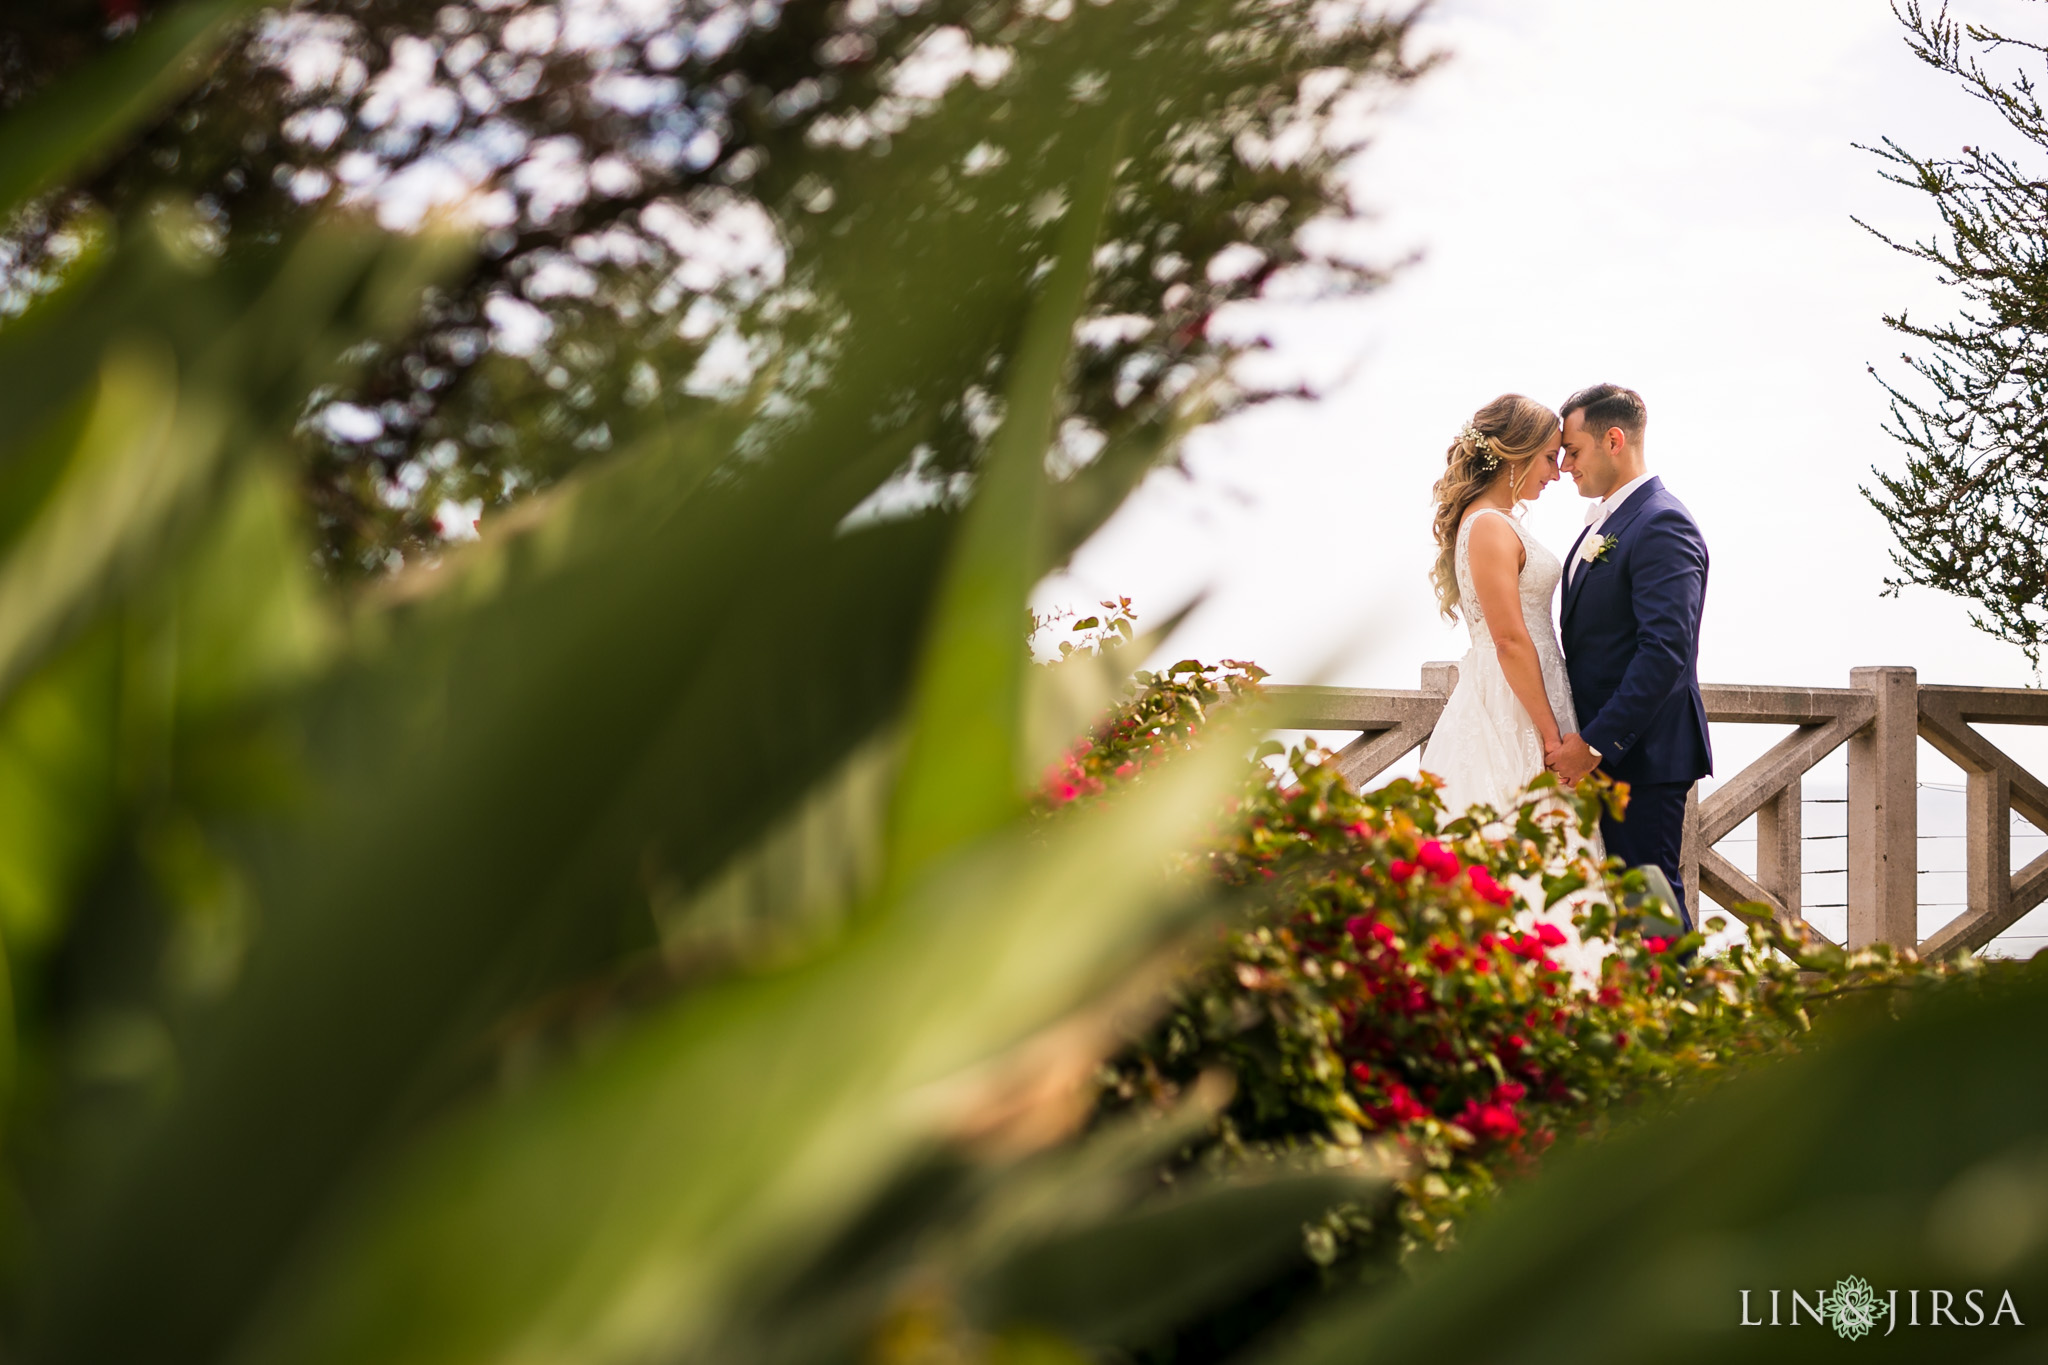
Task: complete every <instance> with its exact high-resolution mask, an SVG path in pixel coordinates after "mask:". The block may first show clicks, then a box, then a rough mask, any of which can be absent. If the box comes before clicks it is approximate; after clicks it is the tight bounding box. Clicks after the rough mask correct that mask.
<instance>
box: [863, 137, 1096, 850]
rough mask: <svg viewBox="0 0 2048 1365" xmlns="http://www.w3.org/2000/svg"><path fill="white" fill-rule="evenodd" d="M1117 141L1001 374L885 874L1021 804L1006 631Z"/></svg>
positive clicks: (1033, 541)
mask: <svg viewBox="0 0 2048 1365" xmlns="http://www.w3.org/2000/svg"><path fill="white" fill-rule="evenodd" d="M1115 161H1116V149H1115V142H1114V139H1105V141H1104V145H1103V146H1102V147H1101V148H1100V149H1098V151H1097V152H1096V154H1095V157H1094V158H1093V162H1094V164H1092V165H1090V166H1088V167H1087V168H1086V169H1085V170H1084V172H1083V174H1082V177H1081V180H1080V183H1079V184H1078V185H1076V186H1075V189H1074V195H1073V199H1074V202H1073V204H1072V205H1071V206H1070V207H1069V208H1068V210H1067V215H1066V223H1065V228H1064V231H1063V233H1062V237H1061V241H1060V248H1059V256H1058V260H1057V263H1056V264H1055V265H1054V266H1053V269H1052V271H1051V273H1050V275H1049V276H1048V277H1047V279H1046V282H1045V285H1044V288H1043V290H1042V292H1041V293H1040V294H1039V297H1038V299H1037V301H1036V302H1035V303H1034V304H1033V305H1032V309H1031V314H1030V317H1029V319H1028V320H1027V322H1026V324H1025V328H1024V339H1023V343H1022V345H1021V346H1019V348H1018V352H1017V357H1016V359H1015V361H1014V362H1013V365H1012V368H1011V373H1010V385H1009V389H1008V392H1007V394H1006V395H1005V397H1006V400H1007V401H1006V402H1005V405H1004V416H1003V424H1002V426H1001V428H1000V429H998V431H997V432H996V435H995V439H994V441H993V442H992V443H991V446H990V449H989V455H988V460H987V462H986V464H985V465H984V467H983V470H982V475H981V477H982V481H983V488H982V491H981V496H979V497H977V498H976V499H975V501H974V504H973V506H972V507H971V508H970V509H969V511H968V514H967V519H966V524H965V525H964V526H962V528H961V534H960V538H959V542H958V545H957V547H956V548H955V550H954V553H953V556H952V560H951V562H950V564H949V566H948V570H947V577H946V589H945V592H944V594H943V595H942V596H941V597H940V599H939V602H938V606H937V611H936V615H935V617H934V619H933V624H932V631H931V637H930V644H929V645H928V646H927V648H926V651H925V657H924V661H923V663H922V666H921V668H920V670H919V677H918V682H917V690H916V699H917V705H916V712H915V714H916V724H915V725H914V726H913V727H912V729H911V731H910V734H909V737H908V742H907V752H906V753H905V756H904V763H903V773H902V776H901V778H900V780H899V783H898V785H897V789H896V805H895V809H894V811H893V812H892V826H893V827H892V829H891V831H890V835H891V837H890V843H889V875H890V876H892V877H896V878H899V879H908V878H911V877H914V876H915V875H916V874H917V873H918V872H919V871H920V870H921V869H922V868H924V866H925V865H926V864H928V863H929V862H930V861H931V860H932V859H933V858H935V857H939V856H941V855H943V854H944V853H945V852H946V851H948V850H949V849H951V848H953V847H954V846H956V845H958V844H961V843H964V842H966V841H968V840H971V839H974V838H976V837H978V836H980V835H983V834H986V833H987V832H988V831H990V830H992V829H995V828H998V827H999V826H1001V825H1002V824H1003V823H1004V822H1005V821H1006V820H1008V819H1010V818H1012V817H1013V816H1014V815H1015V813H1016V811H1017V810H1018V808H1019V806H1020V805H1021V796H1020V792H1019V777H1020V776H1021V774H1020V772H1019V769H1020V768H1022V767H1023V766H1024V764H1023V747H1022V746H1023V738H1024V700H1025V683H1024V674H1025V670H1026V669H1028V668H1029V667H1030V661H1029V660H1028V659H1027V658H1026V657H1025V654H1024V651H1023V650H1022V649H1020V648H1019V647H1018V642H1017V622H1018V621H1019V620H1020V619H1021V618H1022V617H1023V615H1024V607H1025V602H1026V600H1027V599H1028V597H1029V596H1030V592H1031V586H1032V584H1033V583H1035V582H1037V580H1038V578H1039V576H1040V575H1041V574H1042V573H1043V572H1044V570H1045V567H1046V563H1045V559H1046V549H1047V546H1046V526H1045V515H1046V514H1045V504H1046V486H1047V479H1046V472H1045V452H1046V449H1047V447H1048V446H1049V445H1050V444H1051V442H1052V431H1053V420H1054V418H1055V416H1056V415H1057V411H1058V406H1059V397H1060V392H1061V387H1062V385H1061V381H1062V380H1063V379H1064V377H1065V370H1066V364H1067V354H1068V352H1069V351H1070V350H1071V349H1072V347H1073V337H1074V324H1075V322H1076V321H1077V320H1078V319H1079V317H1080V313H1081V305H1082V302H1083V299H1084V298H1085V296H1086V293H1087V288H1088V277H1089V273H1090V269H1091V266H1092V261H1093V257H1094V253H1095V245H1096V237H1097V234H1098V231H1099V229H1100V226H1101V222H1102V214H1103V210H1104V208H1105V207H1106V206H1107V203H1108V199H1109V189H1110V168H1111V167H1112V166H1113V165H1114V164H1115Z"/></svg>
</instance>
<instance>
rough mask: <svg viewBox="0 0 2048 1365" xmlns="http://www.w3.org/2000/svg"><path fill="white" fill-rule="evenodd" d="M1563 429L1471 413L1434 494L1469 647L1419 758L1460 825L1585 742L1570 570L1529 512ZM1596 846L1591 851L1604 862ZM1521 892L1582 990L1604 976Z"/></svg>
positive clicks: (1496, 413) (1447, 600) (1517, 793)
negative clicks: (1566, 744) (1568, 631)
mask: <svg viewBox="0 0 2048 1365" xmlns="http://www.w3.org/2000/svg"><path fill="white" fill-rule="evenodd" d="M1560 445H1561V428H1560V426H1559V423H1558V419H1557V414H1556V413H1554V412H1552V411H1551V410H1550V409H1549V408H1546V407H1544V406H1543V405H1542V404H1541V403H1538V402H1537V401H1536V400H1534V399H1533V398H1524V397H1522V395H1520V394H1515V393H1511V394H1505V395H1503V396H1502V397H1499V398H1496V399H1494V400H1493V401H1492V402H1491V403H1488V404H1487V405H1486V406H1485V407H1483V408H1481V409H1480V410H1479V411H1478V412H1476V413H1474V414H1473V415H1472V420H1471V421H1469V422H1467V423H1466V424H1465V429H1464V431H1462V432H1460V433H1459V435H1458V439H1457V440H1456V441H1455V442H1454V443H1452V445H1451V448H1450V454H1449V462H1448V467H1447V468H1446V469H1445V470H1444V476H1443V478H1442V479H1440V480H1439V481H1438V482H1437V485H1436V525H1435V530H1436V543H1437V546H1438V554H1437V561H1436V566H1435V568H1434V569H1432V570H1431V572H1430V580H1431V581H1432V582H1433V583H1434V584H1435V586H1436V596H1437V605H1438V606H1439V608H1441V610H1442V611H1443V614H1444V616H1445V617H1446V618H1447V619H1450V620H1456V619H1457V618H1458V616H1459V614H1460V613H1462V614H1463V615H1464V617H1465V625H1466V628H1467V629H1468V630H1469V631H1470V632H1471V637H1472V648H1471V650H1470V651H1468V652H1467V653H1466V655H1465V658H1464V661H1463V662H1462V663H1460V664H1459V665H1458V685H1457V686H1456V687H1455V688H1453V689H1452V691H1451V696H1450V700H1449V701H1447V702H1446V703H1445V704H1444V711H1443V716H1442V717H1441V718H1440V719H1439V720H1438V721H1437V725H1436V731H1435V733H1433V734H1432V735H1431V736H1430V739H1429V743H1428V744H1427V745H1426V746H1424V748H1423V751H1422V767H1423V770H1424V771H1425V772H1428V773H1431V774H1433V775H1435V777H1436V778H1437V779H1438V782H1439V790H1440V793H1441V795H1442V797H1443V802H1444V805H1445V807H1446V808H1447V809H1448V810H1449V811H1450V812H1451V813H1452V814H1453V815H1462V814H1464V813H1465V811H1466V810H1468V809H1470V808H1471V807H1472V806H1475V805H1486V806H1491V807H1493V809H1494V810H1495V811H1497V812H1501V813H1506V812H1509V811H1512V810H1513V809H1514V808H1515V807H1516V806H1518V805H1520V804H1521V801H1522V797H1523V794H1524V793H1525V792H1526V791H1527V790H1528V787H1529V784H1530V783H1531V782H1533V781H1535V780H1536V778H1537V777H1538V776H1539V775H1540V774H1541V773H1542V772H1543V770H1544V767H1545V766H1546V758H1547V756H1548V755H1550V754H1552V753H1555V752H1556V751H1557V749H1558V746H1559V744H1560V743H1561V742H1562V741H1563V740H1564V739H1566V738H1567V737H1569V736H1571V735H1573V734H1575V733H1577V731H1578V728H1579V719H1578V713H1577V711H1576V710H1575V708H1574V707H1573V706H1572V687H1571V681H1570V679H1569V678H1568V677H1567V676H1566V674H1565V668H1564V651H1563V649H1561V648H1560V647H1559V646H1558V642H1557V630H1556V628H1555V627H1554V626H1553V625H1552V624H1551V619H1550V599H1551V597H1552V595H1553V594H1554V593H1555V592H1556V591H1557V584H1558V579H1559V577H1560V576H1561V574H1562V568H1563V566H1562V565H1561V564H1559V562H1558V558H1557V556H1556V555H1554V554H1552V553H1551V552H1550V551H1549V550H1548V549H1546V548H1544V546H1543V544H1542V542H1540V541H1538V540H1537V539H1536V538H1535V537H1534V536H1532V535H1530V534H1529V532H1528V530H1527V528H1525V527H1524V526H1523V525H1522V522H1521V513H1522V510H1523V504H1525V503H1529V502H1534V501H1535V500H1536V499H1537V497H1539V496H1540V495H1541V494H1542V492H1543V490H1544V489H1545V488H1547V487H1549V486H1550V485H1551V484H1552V483H1555V482H1556V481H1557V477H1558V469H1557V460H1558V449H1559V447H1560ZM1598 839H1599V836H1598V835H1597V834H1596V835H1594V836H1593V843H1592V846H1591V848H1590V849H1589V850H1588V851H1590V852H1591V853H1592V854H1593V856H1595V857H1596V858H1597V857H1599V856H1601V850H1600V847H1599V843H1598ZM1514 890H1515V891H1516V892H1517V894H1518V895H1519V896H1520V897H1521V898H1522V899H1523V901H1524V903H1525V904H1528V905H1530V906H1532V909H1530V910H1528V911H1524V912H1523V914H1522V915H1520V916H1518V917H1517V918H1518V920H1520V921H1521V922H1522V924H1523V927H1524V928H1528V927H1531V925H1533V923H1534V922H1535V921H1536V920H1538V919H1542V920H1547V921H1549V922H1551V923H1554V924H1556V925H1557V927H1558V928H1559V929H1561V930H1562V931H1564V933H1565V934H1566V936H1567V946H1566V947H1565V949H1564V950H1563V951H1562V952H1560V953H1559V954H1558V956H1559V958H1560V960H1561V961H1563V962H1564V963H1565V965H1566V966H1567V967H1568V968H1570V969H1571V970H1572V972H1573V973H1574V974H1575V975H1576V976H1577V977H1578V978H1579V979H1580V981H1581V982H1582V983H1589V984H1590V983H1592V982H1594V981H1596V980H1597V978H1598V974H1599V961H1600V957H1601V956H1602V954H1601V952H1600V951H1599V949H1598V948H1597V947H1596V946H1594V945H1588V944H1585V943H1583V942H1581V941H1580V939H1579V936H1578V933H1577V931H1576V930H1575V928H1574V927H1573V925H1572V923H1571V906H1569V905H1564V904H1560V905H1558V906H1555V907H1552V908H1551V909H1549V910H1548V911H1545V910H1544V909H1543V892H1542V886H1541V883H1540V881H1536V880H1534V879H1531V881H1530V884H1529V885H1527V886H1516V887H1514Z"/></svg>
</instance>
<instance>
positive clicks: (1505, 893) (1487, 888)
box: [1465, 863, 1515, 905]
mask: <svg viewBox="0 0 2048 1365" xmlns="http://www.w3.org/2000/svg"><path fill="white" fill-rule="evenodd" d="M1465 875H1466V877H1468V878H1469V879H1470V880H1471V882H1472V890H1473V892H1474V893H1475V894H1476V895H1477V896H1478V897H1479V899H1481V900H1483V901H1485V902H1487V903H1488V904H1490V905H1506V904H1507V903H1508V902H1509V901H1511V900H1513V899H1514V898H1515V893H1514V892H1512V891H1510V890H1508V889H1507V888H1506V887H1505V886H1502V885H1501V884H1500V883H1499V882H1497V881H1495V880H1494V878H1493V874H1492V873H1491V872H1488V871H1487V870H1486V869H1485V868H1483V867H1480V866H1479V865H1478V864H1476V863H1475V864H1473V865H1472V867H1471V868H1469V869H1468V870H1467V871H1466V873H1465Z"/></svg>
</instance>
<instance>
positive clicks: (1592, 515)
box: [1586, 498, 1607, 526]
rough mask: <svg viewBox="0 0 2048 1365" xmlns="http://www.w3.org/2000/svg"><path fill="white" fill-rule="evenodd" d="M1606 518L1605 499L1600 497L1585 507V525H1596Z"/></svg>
mask: <svg viewBox="0 0 2048 1365" xmlns="http://www.w3.org/2000/svg"><path fill="white" fill-rule="evenodd" d="M1605 520H1607V499H1605V498H1601V499H1600V500H1599V501H1597V502H1595V503H1594V504H1593V505H1592V506H1591V507H1588V508H1587V509H1586V525H1588V526H1598V525H1599V524H1600V523H1601V522H1603V521H1605Z"/></svg>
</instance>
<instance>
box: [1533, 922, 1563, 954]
mask: <svg viewBox="0 0 2048 1365" xmlns="http://www.w3.org/2000/svg"><path fill="white" fill-rule="evenodd" d="M1536 937H1537V938H1540V939H1542V940H1543V946H1544V947H1546V948H1562V947H1564V945H1565V943H1566V942H1567V940H1566V938H1565V936H1564V930H1562V929H1560V928H1558V927H1557V926H1556V925H1555V924H1552V923H1551V922H1550V921H1549V920H1545V921H1543V923H1541V924H1539V925H1537V926H1536Z"/></svg>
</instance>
